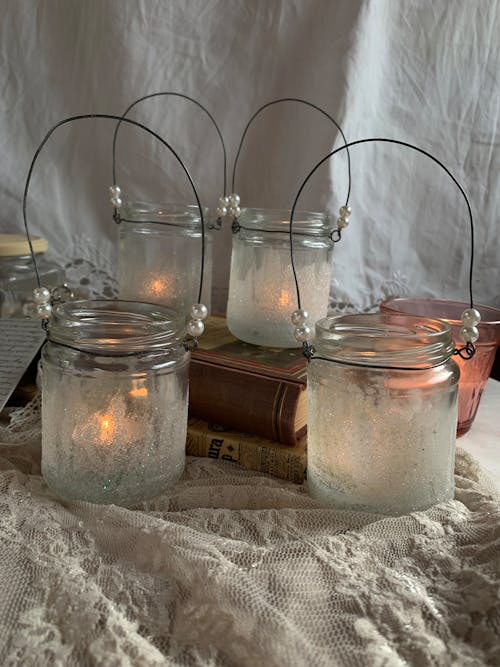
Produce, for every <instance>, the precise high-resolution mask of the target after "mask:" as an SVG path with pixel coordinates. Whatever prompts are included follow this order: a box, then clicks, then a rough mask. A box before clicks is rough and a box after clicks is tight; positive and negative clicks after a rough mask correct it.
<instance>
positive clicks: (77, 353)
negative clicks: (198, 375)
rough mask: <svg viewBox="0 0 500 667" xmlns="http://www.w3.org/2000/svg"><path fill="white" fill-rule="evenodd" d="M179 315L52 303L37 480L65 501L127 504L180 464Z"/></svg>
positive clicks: (182, 383)
mask: <svg viewBox="0 0 500 667" xmlns="http://www.w3.org/2000/svg"><path fill="white" fill-rule="evenodd" d="M183 327H184V318H183V317H181V316H180V315H178V314H176V313H173V312H172V311H169V310H167V309H166V308H162V307H159V306H156V307H155V306H151V305H148V304H141V303H130V302H124V301H74V302H69V303H66V304H62V305H59V306H56V307H55V308H54V311H53V316H52V318H51V320H50V324H49V330H48V336H49V340H48V342H47V343H46V345H45V346H44V347H43V350H42V359H41V375H42V474H43V476H44V478H45V480H46V481H47V483H48V485H49V486H50V487H51V488H52V489H53V490H54V491H55V492H56V493H57V494H58V495H60V496H61V497H62V498H65V499H66V500H87V501H90V502H94V503H103V504H107V503H115V504H117V505H124V506H128V505H133V504H134V503H137V502H139V501H142V500H146V499H148V498H152V497H154V496H156V495H158V494H160V493H161V492H162V491H164V490H165V489H168V488H169V487H171V486H172V485H174V484H175V482H176V481H177V480H178V479H179V477H180V476H181V474H182V471H183V469H184V463H185V442H186V428H187V399H188V365H189V353H188V352H186V351H185V349H184V348H183V346H182V344H181V338H180V334H181V329H182V328H183Z"/></svg>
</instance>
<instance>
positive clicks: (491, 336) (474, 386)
mask: <svg viewBox="0 0 500 667" xmlns="http://www.w3.org/2000/svg"><path fill="white" fill-rule="evenodd" d="M468 307H469V304H468V303H465V302H464V301H446V300H444V299H428V298H398V299H389V300H387V301H384V302H383V303H382V304H381V305H380V310H381V311H382V312H386V313H405V314H409V315H422V316H426V317H437V318H439V319H441V320H444V321H445V322H447V323H448V324H450V325H451V331H452V335H453V340H454V341H455V344H456V345H457V346H462V345H463V343H462V341H461V340H460V337H459V332H460V328H461V327H462V326H463V325H462V322H461V320H460V316H461V315H462V312H463V311H464V310H465V308H468ZM475 307H476V308H477V310H479V312H480V313H481V322H480V324H479V340H478V341H477V343H475V346H476V354H475V355H474V357H473V358H472V359H469V360H465V359H461V358H460V357H459V356H458V355H455V356H454V357H453V359H454V360H455V361H456V362H457V364H458V365H459V367H460V381H459V385H458V424H457V436H461V435H464V433H467V431H468V430H469V429H470V427H471V426H472V422H473V421H474V418H475V416H476V412H477V408H478V406H479V401H480V400H481V396H482V393H483V390H484V387H485V385H486V382H487V380H488V377H489V374H490V371H491V367H492V366H493V362H494V360H495V353H496V350H497V347H498V346H499V345H500V309H498V308H492V307H490V306H481V305H478V304H475Z"/></svg>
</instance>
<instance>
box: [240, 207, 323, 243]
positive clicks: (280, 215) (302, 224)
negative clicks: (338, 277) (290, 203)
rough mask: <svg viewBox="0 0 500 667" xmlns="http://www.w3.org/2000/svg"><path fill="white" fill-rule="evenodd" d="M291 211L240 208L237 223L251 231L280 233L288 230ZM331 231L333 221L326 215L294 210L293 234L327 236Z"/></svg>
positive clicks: (286, 232) (285, 232)
mask: <svg viewBox="0 0 500 667" xmlns="http://www.w3.org/2000/svg"><path fill="white" fill-rule="evenodd" d="M290 214H291V209H279V208H251V207H247V208H242V209H241V213H240V215H239V217H238V222H239V223H240V225H241V226H242V227H246V228H248V229H250V230H252V231H254V230H255V231H258V230H261V231H265V232H282V233H283V234H288V233H289V230H290ZM332 229H333V221H332V218H331V216H330V215H329V214H328V213H320V212H315V211H302V210H296V211H294V215H293V233H294V234H307V235H311V236H323V235H328V234H329V233H330V232H331V230H332Z"/></svg>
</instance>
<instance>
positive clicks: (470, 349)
mask: <svg viewBox="0 0 500 667" xmlns="http://www.w3.org/2000/svg"><path fill="white" fill-rule="evenodd" d="M375 142H378V143H389V144H395V145H397V146H404V147H405V148H410V149H411V150H414V151H417V152H418V153H421V154H422V155H425V156H426V157H428V158H429V159H431V160H432V161H433V162H435V163H436V164H437V165H439V166H440V167H441V168H442V169H443V170H444V171H445V172H446V173H447V174H448V176H449V177H450V178H451V180H452V181H453V183H454V184H455V185H456V186H457V188H458V189H459V191H460V193H461V194H462V196H463V198H464V199H465V204H466V206H467V212H468V215H469V224H470V248H471V252H470V265H469V302H470V308H469V309H467V310H464V312H463V313H462V323H463V327H462V329H461V331H460V336H461V338H462V340H463V342H464V343H465V346H464V347H461V348H456V349H455V350H454V351H453V354H454V355H458V356H460V357H461V358H462V359H470V358H472V357H473V356H474V353H475V347H474V343H475V342H476V340H477V339H478V337H479V331H478V329H477V326H476V325H477V324H479V321H480V319H481V316H480V314H479V312H478V311H477V310H476V309H475V308H474V300H473V297H472V275H473V269H474V221H473V217H472V209H471V205H470V202H469V199H468V197H467V194H466V193H465V190H464V189H463V187H462V186H461V185H460V183H459V182H458V180H457V179H456V178H455V176H454V175H453V174H452V173H451V171H450V170H449V169H448V168H447V167H446V166H445V165H444V164H443V163H442V162H441V161H440V160H438V159H437V158H436V157H435V156H434V155H432V154H431V153H428V152H427V151H425V150H424V149H423V148H419V147H418V146H415V145H414V144H410V143H408V142H406V141H399V140H397V139H386V138H380V137H370V138H368V139H358V140H357V141H351V142H349V143H346V144H345V146H340V147H339V148H336V149H335V150H333V151H331V152H330V153H328V155H326V156H325V157H323V158H322V159H321V160H320V161H319V162H318V163H317V164H316V165H315V166H314V167H313V168H312V169H311V171H310V172H309V173H308V174H307V176H306V178H305V179H304V181H303V182H302V185H301V186H300V188H299V190H298V192H297V195H296V197H295V200H294V202H293V206H292V210H291V212H290V226H289V238H290V260H291V265H292V271H293V278H294V281H295V289H296V294H297V308H298V309H297V310H296V311H294V313H293V314H292V322H293V323H294V324H295V325H296V327H297V328H296V329H295V337H296V339H297V340H298V341H300V342H302V344H303V349H304V356H306V357H307V358H308V359H312V358H313V356H312V355H313V349H312V346H311V344H310V343H309V342H308V337H309V334H310V332H311V330H310V328H309V327H308V326H307V323H306V320H307V318H308V315H307V312H306V311H304V310H303V309H302V303H301V298H300V288H299V282H298V278H297V271H296V269H295V261H294V255H293V232H292V227H293V217H294V214H295V209H296V207H297V202H298V200H299V197H300V195H301V194H302V191H303V190H304V188H305V186H306V185H307V183H308V182H309V180H310V178H311V177H312V176H313V175H314V174H315V173H316V171H317V170H318V169H319V168H320V167H321V165H322V164H324V163H325V162H327V161H328V160H329V159H330V158H332V157H333V156H334V155H336V154H337V153H340V152H341V151H343V150H348V149H349V148H352V147H353V146H358V145H360V144H367V143H375ZM315 358H318V357H315ZM407 370H412V369H407Z"/></svg>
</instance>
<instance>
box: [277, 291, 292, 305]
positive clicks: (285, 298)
mask: <svg viewBox="0 0 500 667" xmlns="http://www.w3.org/2000/svg"><path fill="white" fill-rule="evenodd" d="M279 304H280V306H289V305H290V295H289V294H288V292H287V291H286V289H282V290H281V296H280V298H279Z"/></svg>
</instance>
